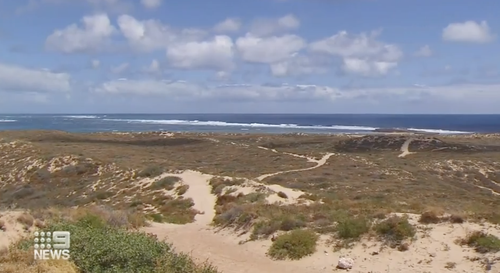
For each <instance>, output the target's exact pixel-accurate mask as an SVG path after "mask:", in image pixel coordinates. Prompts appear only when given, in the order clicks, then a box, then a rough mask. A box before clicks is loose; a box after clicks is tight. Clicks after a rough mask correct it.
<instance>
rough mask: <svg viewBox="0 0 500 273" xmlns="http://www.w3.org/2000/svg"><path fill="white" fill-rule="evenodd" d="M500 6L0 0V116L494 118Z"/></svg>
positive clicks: (499, 96) (385, 0)
mask: <svg viewBox="0 0 500 273" xmlns="http://www.w3.org/2000/svg"><path fill="white" fill-rule="evenodd" d="M499 10H500V1H478V0H476V1H472V0H439V1H435V0H432V1H431V0H419V1H417V0H406V1H402V0H252V1H248V0H247V1H243V0H210V1H207V0H184V1H178V0H175V1H174V0H15V1H14V0H0V113H389V114H392V113H403V114H454V113H459V114H494V113H497V114H500V44H499V37H498V34H499V33H500V16H497V15H498V11H499Z"/></svg>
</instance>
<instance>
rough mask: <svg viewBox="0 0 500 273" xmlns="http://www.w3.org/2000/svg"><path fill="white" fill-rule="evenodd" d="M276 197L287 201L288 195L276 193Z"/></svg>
mask: <svg viewBox="0 0 500 273" xmlns="http://www.w3.org/2000/svg"><path fill="white" fill-rule="evenodd" d="M278 196H279V197H281V198H283V199H287V198H288V195H286V193H284V192H282V191H280V192H278Z"/></svg>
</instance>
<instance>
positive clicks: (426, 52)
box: [415, 45, 433, 57]
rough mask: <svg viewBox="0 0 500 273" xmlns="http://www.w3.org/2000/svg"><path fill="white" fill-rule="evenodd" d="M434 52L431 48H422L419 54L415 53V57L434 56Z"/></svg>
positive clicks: (425, 46)
mask: <svg viewBox="0 0 500 273" xmlns="http://www.w3.org/2000/svg"><path fill="white" fill-rule="evenodd" d="M432 54H433V52H432V49H431V47H430V46H428V45H424V46H423V47H421V48H420V49H419V50H417V52H415V56H418V57H430V56H432Z"/></svg>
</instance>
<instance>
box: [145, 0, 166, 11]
mask: <svg viewBox="0 0 500 273" xmlns="http://www.w3.org/2000/svg"><path fill="white" fill-rule="evenodd" d="M161 2H162V0H141V4H142V5H143V6H144V7H146V8H148V9H155V8H158V7H160V6H161Z"/></svg>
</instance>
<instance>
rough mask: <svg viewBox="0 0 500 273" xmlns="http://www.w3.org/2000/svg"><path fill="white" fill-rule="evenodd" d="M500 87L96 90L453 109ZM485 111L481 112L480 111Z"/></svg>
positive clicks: (127, 85) (106, 86) (130, 86)
mask: <svg viewBox="0 0 500 273" xmlns="http://www.w3.org/2000/svg"><path fill="white" fill-rule="evenodd" d="M499 89H500V85H499V84H496V85H481V84H462V85H448V86H425V85H412V86H408V87H385V88H350V89H342V88H337V87H332V86H320V85H288V84H279V85H252V84H225V85H216V86H207V85H200V84H195V83H190V82H186V81H155V80H116V81H109V82H105V83H103V84H101V85H99V86H97V87H95V88H93V89H92V90H93V91H94V92H98V93H101V94H108V95H133V96H146V97H147V96H165V97H168V98H183V99H189V100H206V99H212V100H218V101H224V100H231V101H238V102H245V101H256V102H266V101H275V102H284V101H301V102H305V101H321V102H325V101H331V102H337V101H338V102H341V101H342V103H343V102H346V103H347V101H349V102H355V103H368V104H384V105H388V106H390V104H392V103H396V104H397V103H398V102H401V103H405V102H415V101H420V102H422V103H426V102H428V103H435V102H436V101H441V102H447V103H449V105H451V106H453V105H456V106H459V105H460V106H464V105H473V106H480V105H481V104H484V103H487V102H491V101H498V100H500V93H498V90H499ZM387 103H389V104H387ZM476 109H481V108H476Z"/></svg>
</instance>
